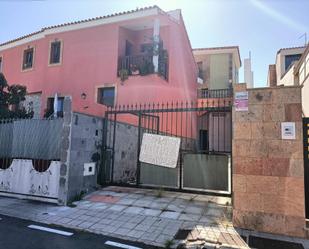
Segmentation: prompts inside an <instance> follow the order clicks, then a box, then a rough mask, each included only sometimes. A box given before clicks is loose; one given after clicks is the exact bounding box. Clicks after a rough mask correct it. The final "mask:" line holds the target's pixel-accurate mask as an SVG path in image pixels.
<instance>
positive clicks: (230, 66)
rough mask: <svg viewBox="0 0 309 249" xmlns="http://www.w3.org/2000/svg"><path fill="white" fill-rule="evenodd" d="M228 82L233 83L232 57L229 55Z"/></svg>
mask: <svg viewBox="0 0 309 249" xmlns="http://www.w3.org/2000/svg"><path fill="white" fill-rule="evenodd" d="M229 80H231V81H232V82H233V55H232V54H229Z"/></svg>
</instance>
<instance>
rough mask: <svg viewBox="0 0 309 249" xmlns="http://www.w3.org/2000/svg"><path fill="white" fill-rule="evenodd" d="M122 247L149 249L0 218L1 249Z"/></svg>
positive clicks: (76, 232) (78, 232)
mask: <svg viewBox="0 0 309 249" xmlns="http://www.w3.org/2000/svg"><path fill="white" fill-rule="evenodd" d="M33 225H35V226H37V227H38V228H43V229H44V228H48V229H53V230H55V231H60V232H61V231H63V230H64V232H69V233H71V234H72V235H71V236H64V235H61V234H56V233H53V232H46V231H44V230H37V229H31V228H29V226H33ZM59 229H61V230H59ZM53 230H52V231H53ZM117 245H118V246H117ZM119 246H127V248H130V246H131V248H136V249H146V248H147V249H148V248H150V247H149V246H148V245H147V246H146V245H143V244H141V243H132V242H127V241H123V240H115V239H114V238H109V237H106V236H102V235H96V234H93V233H87V232H81V231H76V230H71V229H63V228H59V227H55V226H47V225H46V224H40V223H34V222H32V221H26V220H21V219H17V218H12V217H7V216H1V220H0V248H3V249H30V248H31V249H68V248H74V249H119V248H121V247H119ZM152 249H155V248H154V247H153V248H152Z"/></svg>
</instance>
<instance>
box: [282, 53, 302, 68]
mask: <svg viewBox="0 0 309 249" xmlns="http://www.w3.org/2000/svg"><path fill="white" fill-rule="evenodd" d="M300 57H301V54H291V55H286V56H285V71H286V70H287V69H288V68H289V67H290V65H291V64H292V63H293V62H294V61H298V60H299V58H300Z"/></svg>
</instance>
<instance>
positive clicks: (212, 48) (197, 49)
mask: <svg viewBox="0 0 309 249" xmlns="http://www.w3.org/2000/svg"><path fill="white" fill-rule="evenodd" d="M220 49H237V51H238V59H239V62H240V66H241V59H240V52H239V46H225V47H211V48H193V49H192V51H204V50H220Z"/></svg>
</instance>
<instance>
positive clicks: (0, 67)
mask: <svg viewBox="0 0 309 249" xmlns="http://www.w3.org/2000/svg"><path fill="white" fill-rule="evenodd" d="M1 72H2V57H1V56H0V73H1Z"/></svg>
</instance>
